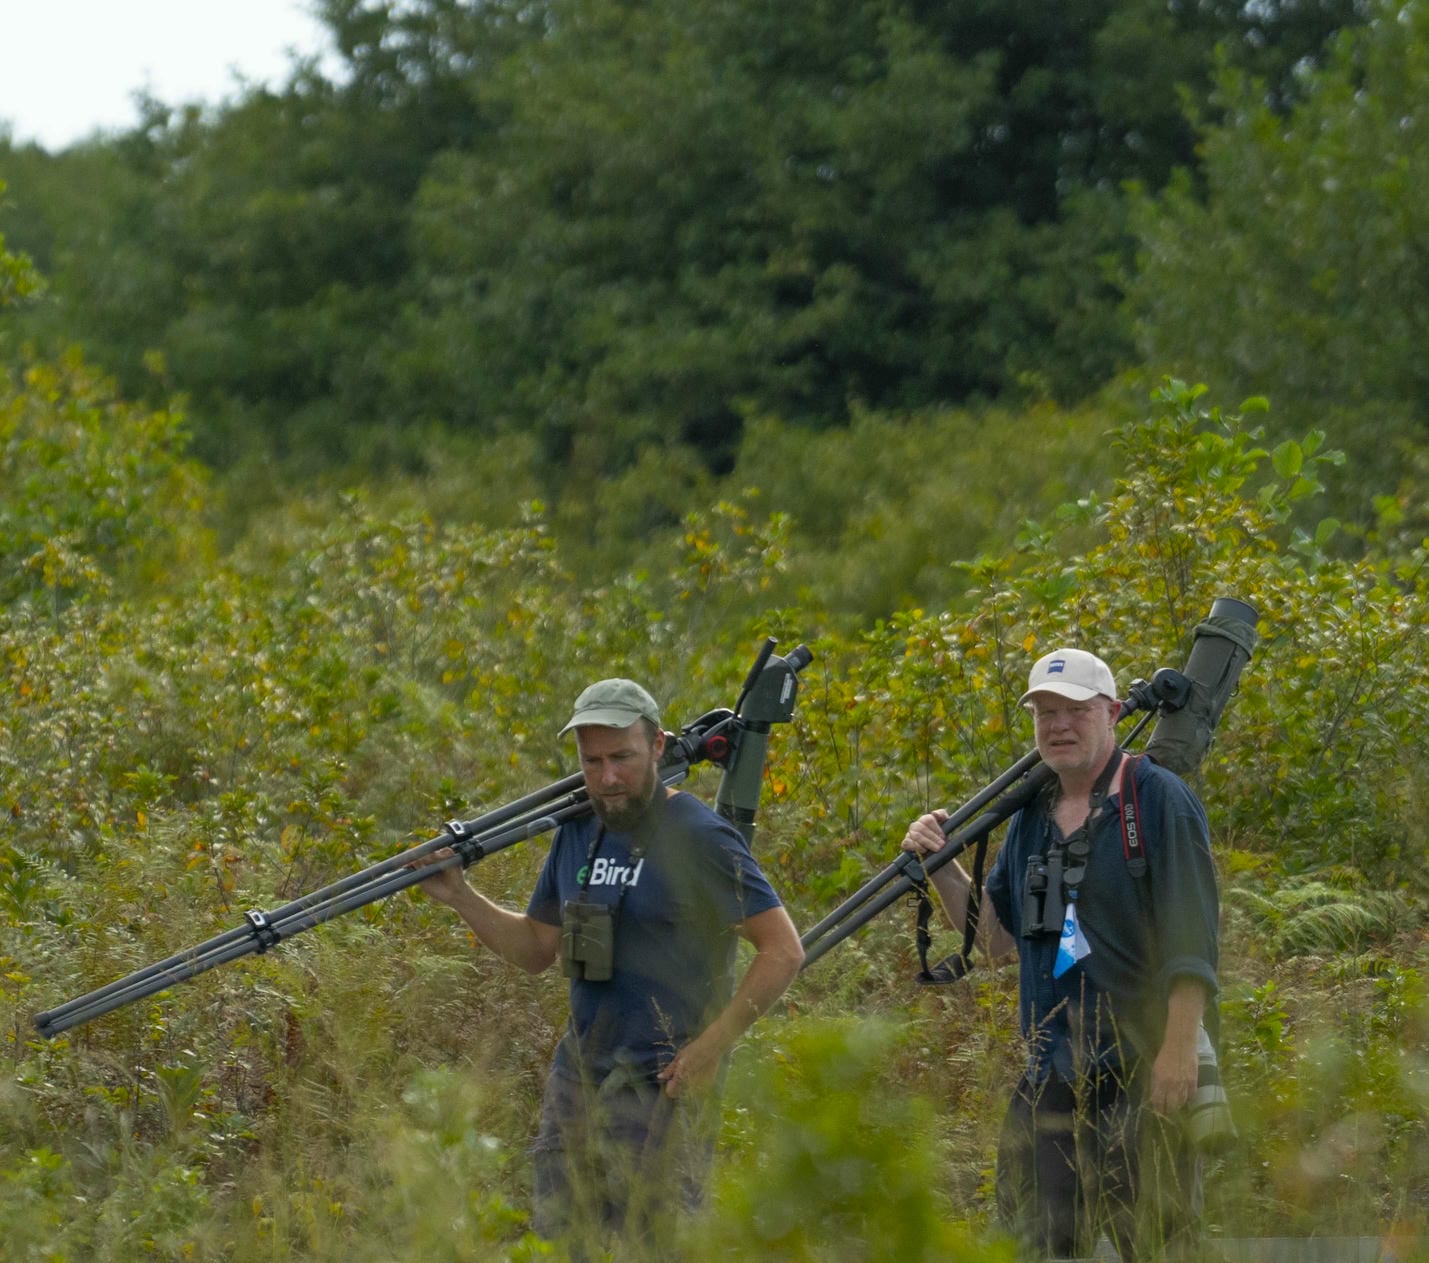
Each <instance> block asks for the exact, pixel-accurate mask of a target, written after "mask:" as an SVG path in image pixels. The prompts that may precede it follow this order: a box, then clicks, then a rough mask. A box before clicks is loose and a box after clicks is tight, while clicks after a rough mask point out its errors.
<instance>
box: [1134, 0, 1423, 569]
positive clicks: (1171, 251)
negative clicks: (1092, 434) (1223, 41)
mask: <svg viewBox="0 0 1429 1263" xmlns="http://www.w3.org/2000/svg"><path fill="white" fill-rule="evenodd" d="M1372 11H1373V20H1372V21H1370V22H1369V23H1368V24H1367V25H1365V26H1363V27H1359V28H1356V29H1355V30H1353V31H1351V32H1348V33H1346V34H1345V35H1344V36H1342V37H1341V39H1340V40H1339V41H1338V42H1337V43H1336V45H1335V47H1334V52H1333V55H1332V57H1331V59H1330V61H1329V63H1328V64H1327V65H1326V66H1325V67H1324V68H1323V69H1320V70H1311V71H1307V72H1306V73H1305V74H1304V76H1303V77H1302V80H1301V83H1300V87H1299V91H1298V94H1297V101H1296V103H1295V106H1294V108H1293V109H1292V110H1291V111H1290V112H1289V113H1288V114H1286V115H1283V116H1282V115H1281V114H1279V113H1277V112H1276V111H1275V110H1274V109H1273V108H1272V105H1271V104H1269V103H1267V101H1266V99H1265V97H1266V87H1265V85H1264V84H1263V83H1261V82H1258V81H1256V80H1255V79H1253V78H1251V77H1249V76H1247V75H1245V74H1241V73H1233V72H1227V73H1226V74H1224V75H1223V76H1222V79H1221V86H1220V94H1221V95H1220V98H1219V106H1220V108H1219V110H1218V112H1217V115H1216V117H1218V118H1220V119H1222V120H1223V121H1221V122H1219V123H1217V124H1215V125H1212V126H1209V127H1208V128H1207V129H1206V132H1205V141H1204V145H1203V149H1202V153H1203V160H1202V164H1201V168H1200V172H1199V174H1198V175H1195V176H1193V175H1192V174H1190V173H1186V174H1183V176H1182V177H1181V178H1180V179H1178V180H1177V181H1175V182H1174V183H1173V184H1172V185H1171V186H1170V187H1169V188H1168V189H1167V190H1166V191H1165V192H1164V194H1162V195H1161V196H1159V197H1154V198H1145V199H1143V200H1142V201H1141V202H1140V203H1139V206H1138V211H1137V218H1136V224H1137V231H1138V234H1139V237H1140V241H1141V250H1140V256H1139V263H1138V270H1137V273H1136V275H1135V276H1134V278H1132V280H1131V283H1130V297H1131V302H1132V304H1133V306H1134V308H1135V310H1136V312H1137V320H1138V329H1139V335H1140V339H1141V344H1142V347H1143V351H1144V354H1145V356H1146V357H1147V358H1148V360H1149V361H1150V362H1151V363H1152V364H1153V365H1159V366H1164V367H1167V368H1170V369H1172V370H1179V371H1188V370H1189V371H1194V372H1196V373H1198V374H1204V375H1205V376H1206V378H1207V380H1208V381H1209V382H1210V383H1212V385H1213V386H1215V387H1216V388H1217V389H1221V390H1225V391H1226V392H1228V393H1236V394H1270V395H1273V397H1274V400H1275V403H1276V412H1277V415H1278V416H1280V417H1281V418H1283V421H1284V424H1285V425H1286V426H1287V427H1289V428H1290V429H1291V430H1293V429H1294V428H1295V427H1303V426H1309V425H1314V426H1317V427H1322V428H1325V429H1328V430H1330V431H1331V433H1332V434H1333V437H1334V439H1335V441H1336V442H1337V443H1340V444H1345V445H1348V446H1350V447H1352V448H1353V449H1354V450H1355V451H1356V452H1357V453H1361V454H1362V456H1363V459H1362V461H1361V462H1359V469H1360V474H1361V477H1360V480H1359V481H1358V482H1357V483H1356V485H1355V486H1354V487H1353V488H1352V489H1351V495H1350V496H1349V497H1347V498H1346V500H1345V501H1343V502H1342V503H1350V504H1353V503H1354V502H1356V501H1358V503H1359V504H1360V505H1362V506H1368V504H1369V501H1370V497H1369V495H1367V494H1366V490H1367V489H1368V490H1373V491H1390V492H1392V493H1394V494H1393V495H1392V496H1391V497H1390V498H1389V499H1387V500H1386V501H1385V502H1384V503H1383V505H1382V511H1383V512H1384V513H1385V514H1386V515H1387V525H1388V526H1389V527H1390V529H1392V530H1395V531H1397V532H1399V534H1400V537H1401V538H1402V539H1403V540H1404V541H1405V542H1406V543H1407V544H1408V545H1412V544H1414V543H1416V542H1417V541H1418V539H1420V538H1422V536H1423V534H1424V531H1425V529H1426V518H1425V517H1424V508H1423V506H1424V501H1423V497H1422V494H1420V492H1419V488H1421V487H1422V483H1423V478H1424V474H1425V469H1426V461H1429V455H1426V434H1429V431H1426V424H1429V368H1426V364H1425V357H1424V355H1423V347H1424V345H1425V342H1426V338H1429V326H1426V315H1425V312H1426V310H1429V301H1426V286H1429V268H1426V258H1425V254H1424V247H1423V243H1424V241H1425V240H1426V239H1429V219H1426V216H1427V215H1429V211H1426V207H1429V157H1426V153H1429V149H1426V146H1425V144H1424V143H1423V135H1422V133H1423V130H1424V127H1425V117H1424V109H1423V102H1424V100H1425V96H1426V93H1429V16H1426V14H1425V12H1424V11H1423V9H1422V8H1421V7H1420V6H1419V5H1415V4H1402V3H1395V2H1393V0H1379V2H1378V3H1376V4H1375V5H1373V6H1372ZM1202 181H1203V182H1204V189H1203V190H1202V189H1201V187H1200V186H1201V183H1202Z"/></svg>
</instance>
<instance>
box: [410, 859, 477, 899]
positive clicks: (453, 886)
mask: <svg viewBox="0 0 1429 1263" xmlns="http://www.w3.org/2000/svg"><path fill="white" fill-rule="evenodd" d="M455 854H456V852H455V851H453V850H452V849H451V847H449V846H444V847H442V848H441V850H439V851H432V852H430V853H429V854H427V855H419V856H418V857H417V858H416V859H414V860H412V861H411V863H409V864H408V865H407V867H408V868H426V867H428V866H429V865H431V864H436V863H438V862H440V861H441V860H445V859H450V858H451V857H452V856H454V855H455ZM419 884H420V885H421V887H422V889H423V890H425V891H426V892H427V894H428V895H430V896H431V897H432V898H433V899H435V900H436V901H437V902H438V903H444V904H446V905H447V906H448V907H451V906H452V905H453V904H454V903H456V901H457V900H458V899H460V898H461V893H462V891H463V890H466V889H468V887H467V884H466V878H465V877H463V876H462V871H461V865H460V864H453V865H451V866H450V867H449V868H443V869H438V870H437V871H435V872H434V873H432V875H431V876H430V877H428V878H427V879H426V880H425V881H422V882H420V883H419Z"/></svg>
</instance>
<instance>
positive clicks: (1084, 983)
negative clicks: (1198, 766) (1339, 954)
mask: <svg viewBox="0 0 1429 1263" xmlns="http://www.w3.org/2000/svg"><path fill="white" fill-rule="evenodd" d="M1136 793H1137V803H1138V807H1139V812H1138V815H1139V819H1140V822H1141V831H1142V841H1143V845H1144V846H1145V848H1146V858H1147V871H1146V873H1145V874H1143V875H1141V876H1136V875H1135V874H1134V873H1133V872H1132V870H1131V868H1130V867H1129V866H1128V864H1127V860H1126V856H1125V854H1124V852H1123V847H1122V830H1121V820H1120V814H1119V808H1120V794H1113V795H1111V796H1110V797H1109V798H1108V799H1107V801H1106V803H1105V804H1104V805H1103V808H1102V810H1101V811H1100V812H1099V813H1098V817H1097V822H1096V823H1095V825H1094V826H1093V828H1092V833H1091V855H1090V857H1089V859H1088V862H1087V868H1086V873H1085V875H1084V876H1083V877H1082V880H1081V882H1080V884H1079V886H1078V889H1077V901H1076V902H1077V918H1078V921H1079V923H1080V926H1081V929H1082V933H1083V934H1084V935H1085V937H1086V940H1087V943H1088V944H1089V945H1090V947H1091V952H1090V953H1089V954H1088V955H1087V956H1085V957H1084V958H1083V959H1082V960H1081V961H1079V962H1078V963H1077V964H1075V965H1073V966H1072V967H1071V969H1069V970H1068V971H1067V972H1066V973H1064V974H1063V975H1062V976H1061V977H1060V978H1055V977H1053V975H1052V967H1053V964H1054V962H1055V960H1056V956H1057V944H1058V940H1059V937H1060V935H1059V933H1056V932H1053V933H1046V934H1039V935H1037V936H1036V937H1034V938H1025V937H1023V934H1022V927H1023V920H1022V912H1023V908H1022V903H1023V887H1024V884H1025V876H1026V871H1027V860H1028V857H1029V856H1033V855H1045V854H1046V851H1047V847H1048V844H1049V841H1050V840H1051V839H1052V838H1054V837H1059V836H1060V835H1059V833H1058V831H1057V828H1056V825H1055V824H1053V823H1052V822H1051V820H1050V818H1049V816H1048V814H1047V811H1046V800H1045V798H1044V797H1039V798H1038V800H1037V801H1036V802H1034V803H1032V804H1029V805H1028V806H1027V807H1024V808H1023V809H1022V810H1021V811H1019V812H1018V813H1017V814H1016V815H1014V816H1013V817H1012V821H1011V823H1010V824H1009V826H1008V831H1007V838H1006V840H1005V841H1004V843H1003V845H1002V848H1001V850H1000V851H999V852H998V856H997V859H996V861H995V862H994V864H993V867H992V872H991V873H990V874H989V876H988V879H987V890H988V897H989V899H990V900H991V902H992V906H993V908H994V910H995V911H996V912H997V918H998V920H999V921H1001V922H1002V924H1003V926H1004V927H1006V929H1007V930H1008V931H1009V932H1010V933H1011V934H1012V936H1013V937H1014V938H1015V939H1016V941H1017V954H1018V960H1019V965H1020V972H1019V1000H1020V1010H1021V1022H1022V1033H1023V1035H1024V1036H1025V1037H1026V1039H1027V1045H1028V1074H1029V1075H1030V1076H1031V1077H1032V1079H1033V1080H1034V1081H1041V1080H1044V1079H1045V1078H1047V1076H1048V1075H1049V1074H1052V1073H1055V1074H1056V1075H1057V1076H1058V1077H1059V1078H1061V1079H1064V1080H1067V1081H1069V1082H1070V1081H1071V1080H1072V1079H1073V1077H1074V1076H1075V1074H1076V1073H1077V1072H1078V1071H1079V1070H1085V1069H1086V1068H1088V1067H1089V1066H1091V1065H1100V1066H1107V1067H1114V1066H1118V1065H1122V1064H1126V1063H1130V1062H1132V1061H1134V1060H1135V1059H1136V1058H1138V1057H1146V1056H1154V1055H1155V1054H1156V1052H1157V1051H1158V1049H1159V1048H1160V1046H1161V1040H1162V1037H1163V1035H1164V1033H1165V1027H1166V1004H1167V1000H1168V998H1169V995H1170V991H1171V984H1172V982H1173V981H1174V980H1176V979H1178V978H1194V979H1196V980H1198V981H1199V982H1201V983H1203V984H1204V985H1205V987H1206V991H1207V994H1208V995H1209V996H1212V997H1213V996H1214V995H1215V992H1216V986H1217V984H1216V969H1217V966H1218V960H1219V952H1218V937H1217V936H1218V928H1219V921H1220V899H1219V894H1218V891H1217V886H1216V873H1215V866H1214V864H1213V862H1212V859H1211V847H1210V832H1209V827H1208V825H1207V821H1206V812H1205V808H1204V807H1202V805H1201V802H1200V800H1199V799H1198V798H1197V797H1196V795H1195V794H1194V793H1192V791H1191V789H1190V787H1189V786H1188V785H1187V784H1186V783H1185V782H1184V781H1183V780H1181V778H1180V777H1179V776H1177V775H1176V774H1175V773H1174V772H1170V771H1168V770H1167V769H1166V768H1163V767H1161V766H1159V765H1158V764H1156V763H1153V762H1152V761H1151V760H1150V759H1149V758H1142V759H1139V760H1138V761H1137V766H1136ZM1211 1007H1213V1006H1211ZM1208 1019H1209V1024H1210V1025H1211V1029H1212V1030H1214V1017H1213V1013H1212V1012H1208Z"/></svg>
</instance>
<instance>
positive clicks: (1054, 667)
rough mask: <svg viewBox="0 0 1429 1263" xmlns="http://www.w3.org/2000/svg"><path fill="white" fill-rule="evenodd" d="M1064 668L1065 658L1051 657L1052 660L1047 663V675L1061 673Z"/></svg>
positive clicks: (1065, 665) (1065, 666)
mask: <svg viewBox="0 0 1429 1263" xmlns="http://www.w3.org/2000/svg"><path fill="white" fill-rule="evenodd" d="M1066 669H1067V660H1066V659H1065V658H1053V659H1052V661H1051V662H1049V663H1048V664H1047V674H1048V675H1061V674H1062V672H1063V671H1065V670H1066Z"/></svg>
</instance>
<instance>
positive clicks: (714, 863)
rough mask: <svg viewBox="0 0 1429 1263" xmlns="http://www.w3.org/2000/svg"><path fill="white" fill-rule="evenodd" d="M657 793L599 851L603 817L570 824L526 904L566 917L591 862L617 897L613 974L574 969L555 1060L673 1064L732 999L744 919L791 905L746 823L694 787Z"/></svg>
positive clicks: (609, 896)
mask: <svg viewBox="0 0 1429 1263" xmlns="http://www.w3.org/2000/svg"><path fill="white" fill-rule="evenodd" d="M656 793H657V797H656V801H655V802H654V803H653V804H652V805H651V810H650V812H649V813H648V814H647V816H646V819H645V820H643V821H642V822H641V824H640V825H639V826H637V828H636V830H635V831H634V833H633V834H632V833H618V832H615V831H612V830H607V831H606V832H605V835H604V837H602V838H601V841H600V846H599V848H598V849H597V850H596V853H595V855H594V856H593V857H592V856H590V850H591V842H592V840H593V839H594V838H595V837H596V835H597V832H598V831H599V829H600V821H599V820H598V819H597V818H595V817H593V816H589V817H586V818H585V819H584V820H580V821H576V822H573V823H571V824H566V825H562V826H561V828H560V829H559V830H558V831H557V833H556V837H555V840H554V841H553V843H552V844H551V850H550V853H549V854H548V855H547V857H546V863H545V866H544V867H543V868H542V870H541V875H540V877H539V878H538V879H537V882H536V888H535V890H534V891H533V892H532V894H531V900H530V903H529V905H528V906H527V909H526V911H527V915H529V916H530V917H532V918H533V919H534V920H537V921H540V922H543V923H544V924H546V925H560V924H561V908H562V905H563V904H564V903H565V902H566V900H568V899H573V898H576V897H577V896H579V895H580V893H581V886H582V882H583V879H584V877H585V876H586V872H585V870H586V869H587V868H589V870H590V872H589V881H588V882H587V883H586V884H585V895H584V898H585V899H587V900H589V901H592V902H598V903H605V904H610V905H612V906H616V905H618V908H617V911H616V913H615V916H616V925H615V967H614V970H613V974H612V977H611V978H610V980H609V981H607V982H588V981H586V980H585V979H584V978H572V979H571V986H570V1003H571V1017H570V1025H569V1027H568V1029H567V1033H566V1036H565V1038H563V1039H562V1040H561V1044H560V1047H559V1048H558V1049H557V1050H556V1061H555V1066H554V1069H555V1070H556V1072H557V1073H559V1074H563V1075H565V1076H567V1077H570V1078H577V1077H584V1076H589V1077H590V1078H591V1079H592V1080H594V1081H596V1082H599V1081H601V1080H603V1079H604V1078H605V1077H606V1076H607V1075H608V1074H609V1073H610V1071H611V1070H612V1069H614V1068H615V1067H616V1066H617V1065H620V1066H622V1067H623V1068H624V1069H625V1070H626V1071H630V1072H633V1073H635V1074H637V1075H642V1076H643V1075H653V1074H654V1073H655V1072H656V1071H657V1070H658V1069H660V1067H662V1066H664V1065H665V1064H666V1063H668V1062H669V1061H670V1059H671V1058H672V1057H673V1056H674V1055H675V1052H676V1051H677V1050H678V1049H679V1048H680V1047H681V1046H682V1045H684V1044H686V1043H688V1042H689V1041H690V1040H691V1039H693V1038H694V1037H695V1036H696V1035H698V1034H699V1033H700V1031H702V1030H703V1029H704V1028H705V1027H706V1026H707V1025H708V1024H709V1022H710V1021H711V1020H712V1019H713V1018H714V1016H715V1015H716V1014H717V1013H718V1012H719V1011H720V1009H722V1008H723V1007H724V1005H725V1004H727V1003H728V1002H729V998H730V996H731V995H732V994H733V990H734V977H733V974H734V961H735V952H736V945H737V940H738V934H737V930H736V927H737V925H738V923H739V922H741V921H744V920H746V919H748V918H749V917H752V916H754V915H756V914H757V913H760V912H766V911H768V910H769V909H770V908H777V907H779V906H780V900H779V896H778V895H776V894H775V893H774V890H773V888H772V887H771V886H770V885H769V882H768V881H767V880H766V879H765V877H764V874H763V873H762V872H761V871H760V868H759V865H758V863H757V862H756V861H755V859H754V856H753V855H752V854H751V853H750V850H749V846H748V844H747V843H746V842H745V840H744V835H743V834H741V833H740V832H739V831H738V830H737V829H736V828H735V827H734V826H733V825H732V824H730V823H729V822H728V821H727V820H725V819H724V818H723V817H722V816H720V815H718V814H716V813H715V812H714V811H712V810H710V808H709V807H707V806H706V805H705V804H704V803H703V802H701V801H700V800H699V799H698V798H696V797H694V796H693V795H692V794H687V793H676V794H672V795H670V796H668V797H664V798H662V797H661V795H662V794H663V790H657V791H656Z"/></svg>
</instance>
